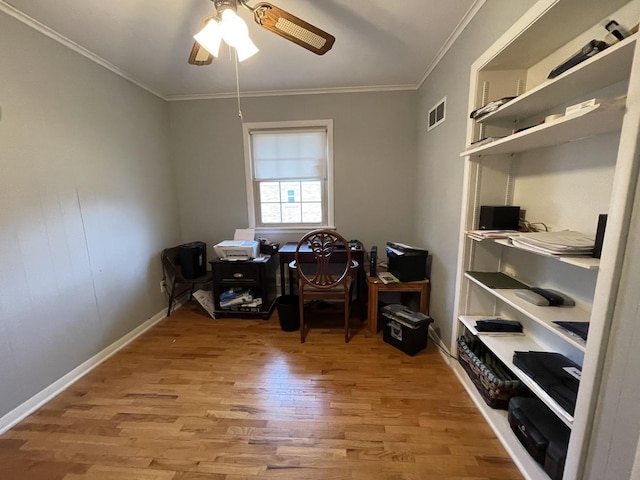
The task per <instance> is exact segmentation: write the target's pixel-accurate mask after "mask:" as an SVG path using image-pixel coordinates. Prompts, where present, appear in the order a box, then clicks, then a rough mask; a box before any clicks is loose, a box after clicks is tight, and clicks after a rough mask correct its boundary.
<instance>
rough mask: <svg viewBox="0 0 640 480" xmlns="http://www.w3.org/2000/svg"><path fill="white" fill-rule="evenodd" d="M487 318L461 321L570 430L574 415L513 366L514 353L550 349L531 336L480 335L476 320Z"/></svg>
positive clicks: (475, 317) (472, 318)
mask: <svg viewBox="0 0 640 480" xmlns="http://www.w3.org/2000/svg"><path fill="white" fill-rule="evenodd" d="M483 318H486V317H482V316H475V315H474V316H461V317H460V319H459V320H460V321H461V322H462V323H463V324H464V326H465V327H467V329H468V330H469V331H470V332H471V333H473V334H474V335H475V336H477V337H478V338H479V339H480V341H481V342H482V343H484V344H485V345H486V346H487V348H489V350H491V351H492V352H493V353H494V354H495V356H496V357H498V358H499V359H500V361H501V362H502V363H504V364H505V365H506V366H507V368H509V370H511V371H512V372H513V373H514V374H515V375H516V376H517V377H518V378H519V379H520V380H521V381H522V383H524V384H525V385H526V386H527V387H529V389H530V390H531V391H532V392H533V393H534V394H535V396H536V397H538V398H540V400H542V401H543V402H544V403H545V405H547V406H548V407H549V409H550V410H551V411H553V412H554V413H555V414H556V415H557V416H558V418H560V419H561V420H562V421H563V422H564V423H565V424H566V425H567V426H568V427H569V428H571V427H572V425H573V415H571V414H569V413H568V412H567V411H566V410H565V409H564V408H562V407H561V406H560V405H558V402H556V401H555V400H554V399H553V398H551V397H550V396H549V394H548V393H547V392H545V391H544V390H543V389H542V388H540V386H539V385H538V384H537V383H536V382H534V381H533V380H532V379H531V377H529V376H528V375H527V374H526V373H524V372H523V371H522V370H520V369H519V368H518V367H516V366H515V365H514V364H513V352H515V351H520V352H528V351H534V352H547V351H549V349H548V348H545V347H543V346H542V345H540V344H538V343H536V341H535V340H534V339H533V338H532V337H530V336H529V335H527V334H526V332H525V334H524V335H484V334H481V335H478V331H477V330H476V329H475V322H476V320H481V319H483Z"/></svg>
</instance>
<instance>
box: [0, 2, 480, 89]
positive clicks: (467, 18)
mask: <svg viewBox="0 0 640 480" xmlns="http://www.w3.org/2000/svg"><path fill="white" fill-rule="evenodd" d="M485 1H486V0H476V1H475V2H474V3H473V5H471V7H470V8H469V10H467V12H466V13H465V15H464V17H463V18H462V20H460V22H459V23H458V25H456V28H455V29H454V30H453V32H452V33H451V35H449V37H448V38H447V40H446V41H445V43H444V44H443V46H442V48H441V49H440V50H439V51H438V54H437V55H436V57H435V58H434V59H433V61H432V62H431V63H430V64H429V65H428V67H427V68H426V70H425V72H424V73H423V74H422V76H421V78H420V80H419V81H418V82H417V83H416V84H411V85H377V86H359V87H335V88H316V89H299V90H270V91H249V92H240V97H277V96H290V95H323V94H337V93H373V92H395V91H411V90H418V89H420V87H422V84H423V83H424V82H425V80H426V79H427V78H428V77H429V75H430V74H431V72H432V71H433V70H434V69H435V68H436V66H437V65H438V63H440V61H441V60H442V59H443V58H444V56H445V54H446V53H447V52H448V51H449V49H450V48H451V46H452V45H453V44H454V43H455V41H456V40H457V39H458V37H459V36H460V35H461V34H462V32H463V31H464V29H465V28H466V27H467V25H469V23H470V22H471V20H473V18H474V17H475V15H476V14H477V13H478V11H479V10H480V8H481V7H482V6H483V5H484V3H485ZM0 12H4V13H6V14H7V15H9V16H11V17H13V18H15V19H16V20H18V21H20V22H22V23H24V24H25V25H27V26H29V27H31V28H33V29H34V30H36V31H38V32H40V33H42V34H43V35H45V36H47V37H49V38H51V39H52V40H55V41H56V42H58V43H60V44H62V45H64V46H65V47H67V48H69V49H70V50H72V51H74V52H76V53H78V54H80V55H82V56H83V57H85V58H87V59H88V60H91V61H92V62H94V63H97V64H98V65H100V66H102V67H103V68H106V69H107V70H109V71H110V72H112V73H115V74H116V75H118V76H120V77H122V78H123V79H125V80H127V81H129V82H131V83H133V84H134V85H136V86H138V87H140V88H142V89H143V90H145V91H147V92H149V93H151V94H152V95H155V96H156V97H158V98H161V99H162V100H165V101H169V102H176V101H189V100H217V99H224V98H236V97H237V96H238V93H237V92H226V93H216V94H186V95H166V94H162V93H160V92H158V91H156V90H154V89H153V88H151V87H149V86H148V85H145V84H144V83H142V82H140V81H139V80H136V79H135V78H134V77H132V76H130V75H129V74H127V73H126V72H124V71H123V70H121V69H120V68H118V67H117V66H115V65H113V64H112V63H110V62H108V61H107V60H105V59H103V58H102V57H100V56H98V55H96V54H95V53H93V52H91V51H90V50H87V49H86V48H84V47H82V46H81V45H78V44H77V43H75V42H74V41H72V40H70V39H68V38H67V37H65V36H63V35H61V34H59V33H58V32H56V31H55V30H53V29H51V28H49V27H47V26H46V25H44V24H42V23H40V22H38V21H37V20H35V19H33V18H31V17H30V16H28V15H26V14H24V13H23V12H21V11H20V10H18V9H17V8H15V7H13V6H11V5H9V4H8V3H6V2H5V1H4V0H0Z"/></svg>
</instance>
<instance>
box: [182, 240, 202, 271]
mask: <svg viewBox="0 0 640 480" xmlns="http://www.w3.org/2000/svg"><path fill="white" fill-rule="evenodd" d="M180 267H181V268H182V276H183V277H184V278H187V279H192V278H198V277H201V276H202V275H204V274H205V273H207V245H206V244H205V243H204V242H191V243H185V244H183V245H180Z"/></svg>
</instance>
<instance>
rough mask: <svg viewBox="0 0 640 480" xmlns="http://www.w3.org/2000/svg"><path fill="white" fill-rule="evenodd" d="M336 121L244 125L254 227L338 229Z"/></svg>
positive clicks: (251, 220)
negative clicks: (335, 224)
mask: <svg viewBox="0 0 640 480" xmlns="http://www.w3.org/2000/svg"><path fill="white" fill-rule="evenodd" d="M332 126H333V123H332V121H331V120H318V121H305V122H301V121H298V122H268V123H246V124H244V137H245V166H246V174H247V198H248V204H249V224H250V226H251V227H256V228H295V227H300V228H307V229H308V228H310V227H311V228H315V227H327V226H332V225H333V179H332V171H333V161H332V134H333V130H332Z"/></svg>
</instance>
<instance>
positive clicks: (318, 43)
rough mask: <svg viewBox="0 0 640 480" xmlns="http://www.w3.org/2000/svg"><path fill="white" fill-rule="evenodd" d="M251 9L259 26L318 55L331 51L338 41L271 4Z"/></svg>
mask: <svg viewBox="0 0 640 480" xmlns="http://www.w3.org/2000/svg"><path fill="white" fill-rule="evenodd" d="M251 8H252V10H253V16H254V19H255V21H256V23H257V24H258V25H260V26H262V27H264V28H266V29H267V30H269V31H271V32H273V33H275V34H277V35H280V36H281V37H284V38H286V39H287V40H289V41H291V42H293V43H297V44H298V45H300V46H301V47H304V48H306V49H307V50H309V51H311V52H313V53H316V54H318V55H324V54H325V53H327V52H328V51H329V50H331V47H332V46H333V42H335V41H336V39H335V37H334V36H333V35H331V34H329V33H327V32H325V31H324V30H320V29H319V28H318V27H315V26H313V25H311V24H310V23H307V22H305V21H304V20H302V19H301V18H298V17H296V16H295V15H291V14H290V13H289V12H285V11H284V10H282V9H281V8H278V7H276V6H275V5H271V4H270V3H267V2H262V3H259V4H257V5H256V6H255V7H251Z"/></svg>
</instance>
